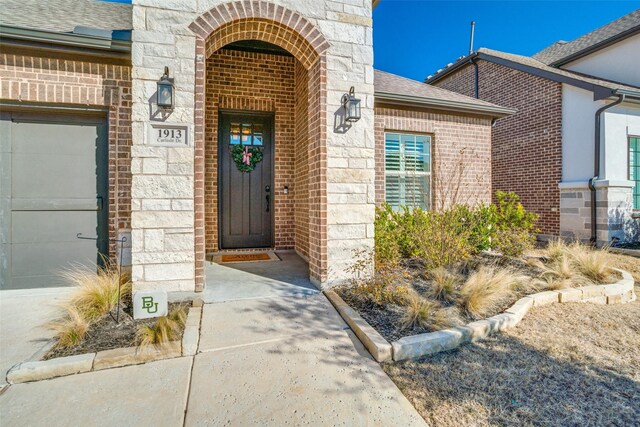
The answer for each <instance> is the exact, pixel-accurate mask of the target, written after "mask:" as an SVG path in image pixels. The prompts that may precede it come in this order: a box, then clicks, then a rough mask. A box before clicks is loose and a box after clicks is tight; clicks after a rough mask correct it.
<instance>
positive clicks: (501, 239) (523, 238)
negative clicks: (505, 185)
mask: <svg viewBox="0 0 640 427" xmlns="http://www.w3.org/2000/svg"><path fill="white" fill-rule="evenodd" d="M496 199H497V204H496V205H494V206H495V211H496V217H495V220H496V227H495V228H496V231H495V236H494V239H493V241H492V248H493V249H495V250H496V251H498V252H500V253H502V254H503V255H506V256H520V255H522V254H523V253H524V252H525V251H526V250H527V249H530V248H532V247H533V243H534V241H535V236H534V235H533V233H536V232H538V231H539V230H538V229H536V226H535V225H536V221H537V220H538V215H537V214H535V213H533V212H529V211H527V210H526V209H525V208H524V206H522V203H520V198H519V197H518V195H517V194H515V193H512V192H509V193H505V192H503V191H498V192H496Z"/></svg>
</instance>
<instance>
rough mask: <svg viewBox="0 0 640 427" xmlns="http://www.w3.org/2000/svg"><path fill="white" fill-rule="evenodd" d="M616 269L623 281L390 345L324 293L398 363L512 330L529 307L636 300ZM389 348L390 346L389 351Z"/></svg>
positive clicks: (552, 295) (555, 294)
mask: <svg viewBox="0 0 640 427" xmlns="http://www.w3.org/2000/svg"><path fill="white" fill-rule="evenodd" d="M615 270H616V271H618V272H620V273H621V274H622V280H619V281H618V282H616V283H613V284H609V285H591V286H583V287H580V288H571V289H561V290H558V291H544V292H539V293H537V294H533V295H529V296H526V297H523V298H520V299H519V300H518V301H516V302H515V303H514V304H513V305H512V306H511V307H509V308H508V309H507V310H505V311H504V313H502V314H498V315H496V316H492V317H490V318H488V319H483V320H478V321H475V322H471V323H468V324H466V325H464V326H459V327H456V328H450V329H444V330H441V331H436V332H429V333H425V334H419V335H412V336H408V337H403V338H400V339H399V340H397V341H394V342H393V343H391V344H389V342H388V341H386V340H385V339H384V338H383V337H382V336H381V335H380V333H378V331H376V330H375V329H373V327H372V326H371V325H369V324H368V323H367V322H366V321H365V320H364V319H363V318H362V317H360V315H359V314H358V313H357V312H356V311H355V310H354V309H352V308H351V307H349V306H348V305H347V303H345V302H344V301H343V300H342V299H341V298H340V297H339V296H338V294H336V293H335V292H334V291H331V290H327V291H325V295H326V296H327V298H329V300H330V301H331V303H332V304H333V305H334V306H335V307H336V309H337V310H338V312H339V313H340V315H341V316H342V318H343V319H344V320H345V321H346V322H347V323H348V324H349V326H351V328H352V329H353V331H354V332H355V333H356V335H357V336H358V338H360V340H361V341H362V343H363V344H364V345H365V347H366V348H367V349H368V350H369V352H370V353H371V354H372V355H373V357H374V358H375V359H376V360H377V361H378V362H383V361H390V360H392V359H393V360H394V361H400V360H405V359H414V358H417V357H422V356H428V355H431V354H436V353H439V352H441V351H447V350H452V349H454V348H456V347H459V346H460V345H462V344H465V343H468V342H474V341H478V340H480V339H483V338H485V337H487V336H489V335H490V334H492V333H494V332H498V331H502V330H505V329H508V328H513V327H514V326H516V325H517V324H518V323H520V321H521V320H522V319H523V318H524V316H525V315H526V314H527V313H528V312H529V310H530V309H531V307H539V306H543V305H548V304H553V303H568V302H591V303H597V304H622V303H627V302H632V301H635V299H636V295H635V292H634V284H635V282H634V280H633V277H632V276H631V274H629V273H628V272H626V271H624V270H619V269H615ZM362 336H364V337H362ZM388 346H391V347H392V349H391V352H389V350H388ZM381 355H382V357H381Z"/></svg>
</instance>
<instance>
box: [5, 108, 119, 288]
mask: <svg viewBox="0 0 640 427" xmlns="http://www.w3.org/2000/svg"><path fill="white" fill-rule="evenodd" d="M0 126H1V130H2V135H1V136H2V139H4V140H5V142H3V143H1V146H0V147H1V148H2V151H3V152H2V157H3V160H2V161H0V169H2V170H0V176H1V177H4V179H3V181H2V183H6V182H10V187H9V188H7V185H6V184H3V185H2V188H0V197H1V199H0V205H1V206H0V219H1V220H2V221H3V222H5V224H4V227H0V228H2V232H3V239H4V240H5V242H3V244H2V250H1V251H0V255H2V257H3V263H2V266H3V272H2V274H0V279H1V281H0V287H1V288H3V289H16V288H33V287H50V286H60V285H63V284H65V283H64V282H63V281H62V280H61V278H60V273H61V272H62V271H64V270H65V269H68V268H69V267H71V266H72V265H79V264H83V265H86V266H88V267H89V268H96V263H97V260H98V252H105V251H106V243H107V242H106V240H105V235H106V220H107V211H106V207H107V206H106V199H107V197H106V194H107V176H106V168H107V155H106V154H107V151H106V150H107V146H106V144H107V142H106V132H105V131H106V127H105V125H104V120H103V119H99V118H87V119H84V118H78V117H71V116H61V115H48V116H42V115H40V116H35V115H24V114H10V113H7V114H3V116H2V123H0ZM8 159H10V161H8ZM6 176H9V178H6ZM2 201H4V202H2ZM5 206H6V207H5ZM7 224H8V225H7ZM78 233H82V234H83V235H84V236H86V237H96V236H100V238H101V239H100V241H99V242H96V241H91V240H79V239H78V238H77V237H76V236H77V234H78Z"/></svg>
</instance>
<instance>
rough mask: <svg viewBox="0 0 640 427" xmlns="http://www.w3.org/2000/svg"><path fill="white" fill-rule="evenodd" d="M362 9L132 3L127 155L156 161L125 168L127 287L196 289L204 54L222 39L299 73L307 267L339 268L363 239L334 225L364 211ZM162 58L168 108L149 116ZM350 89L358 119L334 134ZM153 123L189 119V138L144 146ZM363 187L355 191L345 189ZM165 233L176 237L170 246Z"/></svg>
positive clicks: (370, 195)
mask: <svg viewBox="0 0 640 427" xmlns="http://www.w3.org/2000/svg"><path fill="white" fill-rule="evenodd" d="M371 17H372V4H371V1H370V0H336V1H313V2H310V1H299V0H278V1H277V2H276V1H273V2H272V1H249V0H244V1H224V0H208V1H196V0H184V1H180V2H166V1H162V0H134V1H133V27H134V31H133V35H132V38H133V46H132V63H133V71H132V74H133V124H132V132H133V144H134V146H133V148H132V156H133V158H134V159H138V160H139V161H142V162H143V163H145V162H146V163H147V164H150V165H151V164H155V165H158V166H162V165H166V169H163V168H162V167H160V168H158V169H155V170H153V172H151V171H149V173H145V172H144V170H143V171H138V172H137V173H135V172H134V176H133V181H132V204H133V207H134V209H133V212H132V239H133V273H132V274H133V280H134V288H135V289H144V288H155V289H166V290H175V291H177V290H194V289H195V290H202V288H203V286H204V252H205V235H204V230H205V226H204V224H205V214H204V212H205V210H204V200H205V191H204V175H205V168H204V164H205V161H204V156H205V149H204V135H205V123H204V122H205V117H204V104H205V97H204V92H205V75H206V73H205V61H206V59H207V57H208V56H210V54H211V53H213V52H215V51H217V50H218V49H220V48H221V47H223V46H224V45H226V44H228V43H230V42H233V41H237V40H243V39H260V40H264V41H268V42H271V43H275V44H278V45H280V46H282V47H285V48H286V49H287V50H289V51H290V52H291V53H292V54H293V55H294V56H295V57H296V59H298V60H299V61H300V63H301V64H303V65H304V67H305V69H306V70H307V73H308V77H309V84H308V90H309V93H308V95H309V98H308V101H309V102H308V108H309V111H308V130H309V134H308V135H309V143H308V146H309V180H308V182H309V222H310V226H309V266H310V272H311V276H312V279H313V280H314V281H316V282H318V283H322V284H328V283H335V282H338V281H340V280H343V279H345V278H347V277H348V274H347V273H346V271H345V270H346V268H347V267H348V266H349V265H350V264H351V262H352V261H351V256H352V252H353V250H354V249H362V248H372V247H373V236H372V235H370V234H367V233H366V232H364V231H363V232H362V233H360V234H353V235H349V236H345V235H343V234H342V233H341V230H340V229H341V227H342V226H343V225H358V224H360V225H364V226H365V227H363V229H364V228H366V227H367V226H370V225H372V224H373V219H374V201H375V200H374V199H375V188H374V162H373V159H374V149H375V142H374V135H373V133H374V132H373V67H372V64H373V48H372V42H373V37H372V19H371ZM165 66H168V67H169V69H170V72H171V76H172V77H174V78H175V84H176V106H175V108H174V110H173V112H172V113H171V114H170V115H168V116H167V117H162V115H160V114H155V115H154V102H153V101H154V99H155V90H156V89H155V85H156V81H157V80H158V78H159V77H160V76H161V75H162V72H163V69H164V67H165ZM350 86H355V88H356V93H357V95H358V96H359V97H360V98H361V99H362V119H361V120H360V121H359V122H357V123H355V124H354V125H353V126H352V128H351V129H349V131H348V132H346V133H340V132H336V131H335V130H334V123H333V117H334V114H335V113H336V112H338V111H339V110H340V108H341V107H340V97H341V95H342V94H343V93H344V92H346V91H348V90H349V87H350ZM150 112H151V114H150ZM153 120H164V121H165V122H168V123H181V124H189V125H190V126H191V131H190V137H191V141H193V142H194V144H192V146H190V147H184V148H167V147H150V146H148V145H147V140H146V137H147V128H148V125H149V123H150V122H151V121H153ZM349 159H359V160H360V162H358V166H357V167H355V166H354V168H350V169H342V168H335V167H333V166H332V165H334V164H336V163H341V162H344V161H345V160H347V161H348V160H349ZM363 188H364V189H365V192H366V194H367V198H366V200H362V199H361V198H360V196H358V195H356V193H357V192H360V193H361V192H362V191H361V189H363ZM356 189H357V190H358V191H354V190H356ZM159 200H160V201H168V202H169V203H166V202H161V203H158V201H159ZM149 233H151V234H150V235H149V236H148V237H149V238H145V237H146V236H147V235H148V234H149ZM152 235H153V236H152ZM175 235H180V236H181V237H180V239H179V241H180V244H176V243H177V242H176V241H175V239H174V238H173V237H172V236H175ZM162 236H164V237H165V238H166V236H171V240H172V241H173V243H172V244H171V245H169V246H167V245H166V240H165V244H164V245H158V244H157V238H160V237H162ZM189 244H190V245H189Z"/></svg>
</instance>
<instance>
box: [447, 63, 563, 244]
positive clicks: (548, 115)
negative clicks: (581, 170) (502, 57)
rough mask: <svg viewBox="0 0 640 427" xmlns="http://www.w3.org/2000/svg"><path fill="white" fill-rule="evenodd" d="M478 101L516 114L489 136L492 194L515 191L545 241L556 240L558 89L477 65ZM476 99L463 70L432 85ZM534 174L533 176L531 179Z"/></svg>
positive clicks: (470, 69)
mask: <svg viewBox="0 0 640 427" xmlns="http://www.w3.org/2000/svg"><path fill="white" fill-rule="evenodd" d="M477 66H478V75H479V76H482V77H481V78H480V79H479V80H478V82H479V84H478V92H479V96H480V99H483V100H485V101H489V102H493V103H495V104H498V105H504V106H507V107H510V108H513V109H514V110H516V111H517V113H516V114H514V115H513V116H510V117H506V118H504V119H503V120H500V121H498V122H497V123H496V124H495V126H494V128H493V132H492V141H493V144H492V152H491V154H492V157H491V182H492V188H493V191H494V192H495V191H499V190H502V191H514V192H515V193H516V194H518V196H520V198H521V200H522V202H523V204H524V206H525V207H526V208H527V209H528V210H530V211H532V212H535V213H536V214H538V215H540V220H539V222H538V227H539V228H540V232H541V233H542V234H546V235H554V236H557V235H559V234H560V189H559V188H558V183H559V182H560V181H561V179H562V84H561V83H558V82H554V81H551V80H548V79H545V78H542V77H538V76H535V75H532V74H529V73H525V72H523V71H519V70H514V69H510V68H508V67H506V66H504V65H500V64H495V63H492V62H488V61H479V62H478V63H477ZM435 84H436V85H437V86H438V87H441V88H444V89H447V90H451V91H454V92H458V93H462V94H465V95H467V96H474V95H475V69H474V65H473V64H467V65H465V66H463V67H461V68H459V69H458V70H456V71H455V72H453V73H451V74H449V75H448V76H446V78H443V79H441V80H439V81H437V82H436V83H435ZM532 171H535V173H532Z"/></svg>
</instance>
